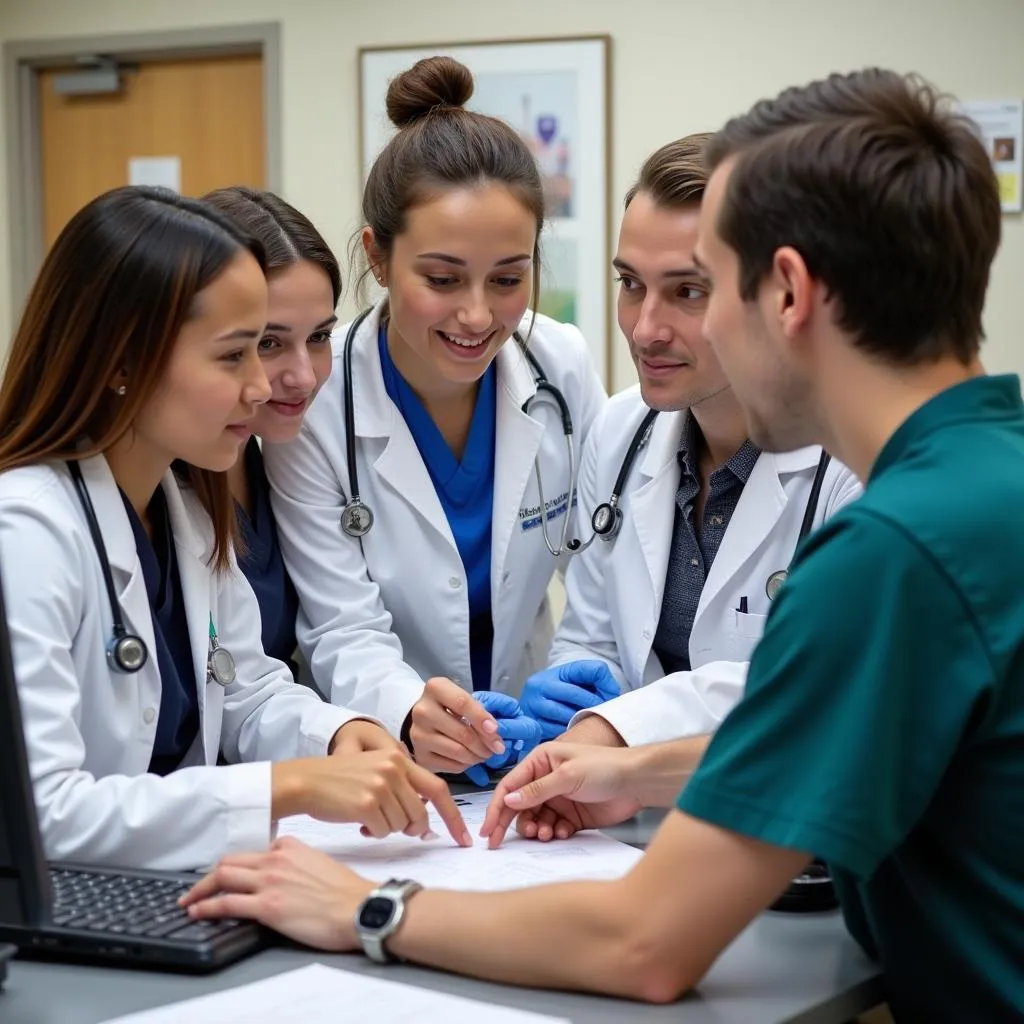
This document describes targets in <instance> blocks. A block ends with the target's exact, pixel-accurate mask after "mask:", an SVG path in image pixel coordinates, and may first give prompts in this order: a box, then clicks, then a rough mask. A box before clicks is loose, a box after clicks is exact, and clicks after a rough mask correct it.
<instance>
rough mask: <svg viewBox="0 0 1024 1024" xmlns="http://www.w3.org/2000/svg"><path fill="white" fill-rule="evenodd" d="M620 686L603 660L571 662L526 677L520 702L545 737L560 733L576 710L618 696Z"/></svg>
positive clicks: (552, 737)
mask: <svg viewBox="0 0 1024 1024" xmlns="http://www.w3.org/2000/svg"><path fill="white" fill-rule="evenodd" d="M621 692H622V688H621V687H620V686H619V684H618V683H617V682H616V680H615V676H613V675H612V674H611V671H610V670H609V668H608V666H607V665H606V664H605V663H604V662H603V661H570V662H569V663H568V664H566V665H556V666H555V667H554V668H546V669H544V670H543V671H542V672H535V673H534V674H533V675H532V676H530V678H529V679H527V680H526V685H525V686H523V693H522V696H521V697H520V698H519V703H520V704H521V705H522V708H523V710H524V711H525V712H526V713H527V714H528V715H529V716H530V717H531V718H535V719H536V720H537V721H538V722H539V723H540V729H541V735H542V736H543V738H544V739H545V740H553V739H554V738H555V737H556V736H561V735H562V733H563V732H565V730H566V728H567V727H568V725H569V721H570V720H571V719H572V716H573V715H575V714H576V712H577V711H582V710H583V709H584V708H594V707H597V705H598V704H603V703H604V702H605V701H606V700H611V699H612V698H613V697H618V695H619V694H620V693H621Z"/></svg>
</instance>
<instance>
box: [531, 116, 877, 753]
mask: <svg viewBox="0 0 1024 1024" xmlns="http://www.w3.org/2000/svg"><path fill="white" fill-rule="evenodd" d="M710 138H711V136H710V135H703V134H698V135H691V136H688V137H686V138H683V139H679V140H677V141H675V142H671V143H669V144H667V145H666V146H663V147H662V148H661V149H659V150H657V151H656V152H655V153H653V154H652V155H651V156H650V157H649V158H648V159H647V160H646V162H645V163H644V165H643V167H642V169H641V171H640V175H639V178H638V180H637V182H636V184H635V185H634V186H633V187H632V188H631V189H630V190H629V192H628V193H627V196H626V211H625V214H624V216H623V220H622V226H621V230H620V233H619V243H618V251H617V253H616V256H615V259H614V260H613V264H614V266H615V268H616V271H617V272H618V275H619V295H618V320H619V326H620V328H621V329H622V332H623V334H624V335H625V337H626V339H627V340H628V343H629V349H630V354H631V356H632V357H633V361H634V363H635V364H636V368H637V372H638V375H639V378H640V383H639V386H637V387H633V388H630V389H628V390H627V391H624V392H622V393H620V394H617V395H615V396H614V397H612V398H611V399H610V401H609V402H608V404H607V406H606V407H605V409H604V411H603V412H602V413H601V415H600V416H599V417H598V419H597V421H596V423H595V424H594V427H593V429H592V431H591V434H590V437H589V438H588V440H587V445H586V449H585V452H584V457H583V464H582V469H581V474H580V497H579V500H580V507H581V509H583V510H585V511H586V514H590V510H592V509H594V508H595V507H597V506H598V505H599V504H600V503H601V502H605V501H608V499H609V496H610V495H611V494H612V493H613V492H614V491H615V488H616V477H617V476H618V475H619V473H620V470H621V468H622V466H623V464H624V462H625V461H626V459H627V451H628V449H629V448H630V445H631V442H632V441H633V439H634V437H635V436H637V433H638V431H639V430H640V429H641V425H642V423H644V422H645V417H647V416H648V415H649V413H650V411H651V410H657V411H658V415H657V417H656V418H655V419H654V421H653V426H652V427H651V429H650V434H649V436H648V437H647V438H646V441H645V443H644V444H643V445H642V446H641V447H639V449H638V450H637V452H636V455H635V458H634V459H633V460H632V462H631V464H630V466H629V471H628V474H627V476H626V479H625V481H624V484H623V489H622V493H621V499H620V504H619V508H620V509H621V511H622V519H621V529H620V531H619V532H618V534H617V535H616V536H614V537H612V538H611V539H610V540H609V541H605V540H603V539H601V538H598V539H597V540H596V541H595V542H594V543H593V544H592V545H591V546H590V547H589V548H587V550H586V551H585V552H583V553H582V554H580V555H579V556H577V557H576V558H574V559H573V561H572V564H571V565H570V567H569V570H568V573H567V576H566V591H567V605H566V612H565V615H564V617H563V619H562V622H561V624H560V626H559V628H558V632H557V634H556V636H555V641H554V644H553V646H552V650H551V667H549V668H548V669H546V670H544V671H542V672H540V673H538V674H537V675H535V676H534V677H533V678H531V679H530V680H529V681H528V682H527V683H526V686H525V687H524V691H523V695H522V705H523V708H524V710H526V711H527V713H528V714H532V715H534V716H535V717H536V718H537V719H538V720H539V721H540V723H541V726H542V729H543V731H544V738H545V739H551V738H554V737H555V736H558V735H560V734H562V733H563V731H564V730H565V728H566V726H567V724H569V723H570V721H573V722H574V723H575V724H574V725H573V727H572V728H571V729H570V730H569V732H568V733H566V734H565V738H566V739H571V740H575V741H577V742H587V741H590V742H600V743H606V744H623V743H625V744H628V745H637V744H642V743H652V742H656V741H659V740H668V739H679V738H683V737H687V736H700V735H703V734H707V733H710V732H712V731H713V730H714V729H715V728H716V727H717V726H718V724H719V723H720V722H721V721H722V719H723V718H724V717H725V715H726V713H727V712H728V711H729V710H730V709H731V708H732V707H733V706H734V705H735V704H736V703H737V701H738V700H739V699H740V697H741V696H742V692H743V684H744V680H745V677H746V666H747V662H748V661H749V659H750V655H751V652H752V651H753V648H754V646H755V644H756V643H757V642H758V639H759V638H760V636H761V631H762V629H763V627H764V622H765V619H766V617H767V614H768V609H769V606H770V604H771V601H772V599H773V597H774V594H775V593H776V592H777V587H778V585H779V584H780V583H781V581H782V579H784V574H785V572H786V569H787V566H788V565H789V562H790V560H791V559H792V557H793V553H794V550H795V548H796V545H797V540H798V537H799V535H800V531H801V526H802V523H803V520H804V517H805V513H806V512H807V510H808V505H809V504H811V505H812V506H813V507H812V508H811V510H810V511H811V518H810V519H809V520H808V522H809V525H810V526H811V527H816V526H817V525H819V524H820V523H821V522H823V521H824V520H825V519H827V518H828V517H829V516H831V515H833V514H834V513H835V512H836V511H838V510H839V509H840V508H841V507H842V506H843V505H845V504H846V503H847V502H849V501H851V500H853V499H854V498H855V497H856V496H857V495H858V494H859V493H860V485H859V484H858V482H857V480H856V479H855V477H854V475H853V474H852V473H851V472H850V471H849V470H848V469H847V468H846V467H845V466H843V465H842V464H841V463H838V462H836V461H830V462H829V464H828V466H827V468H826V469H825V471H824V475H823V477H822V479H821V485H820V493H818V494H817V495H816V496H815V497H813V499H812V497H811V494H812V486H813V482H814V479H815V475H816V472H817V469H818V465H819V460H820V457H821V449H819V448H816V447H811V448H801V449H798V450H797V451H793V452H787V453H784V454H779V453H771V452H762V451H760V450H759V449H758V448H757V447H756V446H755V445H754V444H753V443H752V442H751V441H750V440H749V438H748V435H747V424H746V422H745V419H744V414H743V411H742V409H741V408H740V405H739V403H738V402H737V400H736V397H735V395H734V394H733V392H732V389H731V388H730V387H729V386H728V383H727V381H726V378H725V375H724V374H723V372H722V369H721V367H720V366H719V364H718V361H717V359H716V358H715V355H714V353H713V352H712V350H711V348H710V346H709V345H708V343H707V341H706V340H705V339H704V338H703V335H702V324H703V318H704V311H705V309H706V307H707V298H708V292H709V287H708V283H707V281H706V279H705V277H704V275H703V274H702V273H701V271H700V269H699V268H698V267H697V266H696V265H695V264H694V260H693V247H694V243H695V241H696V238H697V217H698V211H699V207H700V201H701V197H702V195H703V191H704V186H705V184H706V182H707V172H706V170H705V168H704V160H703V151H704V147H705V145H706V144H707V142H708V140H709V139H710ZM620 690H621V691H624V692H623V694H622V696H619V697H617V699H609V700H606V698H608V697H611V698H615V695H616V694H618V693H619V691H620Z"/></svg>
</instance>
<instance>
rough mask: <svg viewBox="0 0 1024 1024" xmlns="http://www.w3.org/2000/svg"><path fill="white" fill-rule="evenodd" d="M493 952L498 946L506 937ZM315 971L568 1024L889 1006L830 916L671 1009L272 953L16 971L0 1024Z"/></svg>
mask: <svg viewBox="0 0 1024 1024" xmlns="http://www.w3.org/2000/svg"><path fill="white" fill-rule="evenodd" d="M659 817H660V814H658V813H657V812H654V813H647V814H645V815H642V816H641V818H640V819H639V820H636V821H633V822H629V823H626V824H625V825H623V826H620V827H619V828H618V829H610V830H608V831H609V832H610V834H612V835H615V836H616V838H619V839H622V840H624V841H625V842H632V843H634V844H636V845H641V844H642V843H643V842H644V841H646V839H647V838H648V837H649V836H650V834H651V832H652V829H653V827H654V825H655V824H656V822H657V820H658V819H659ZM495 942H496V944H497V945H499V946H500V944H501V932H500V929H498V930H496V933H495ZM313 962H320V963H324V964H327V965H329V966H332V967H340V968H342V969H344V970H350V971H356V972H358V973H362V974H372V975H374V976H376V977H383V978H389V979H392V980H394V981H401V982H405V983H407V984H413V985H420V986H422V987H424V988H429V989H435V990H437V991H440V992H448V993H451V994H453V995H460V996H464V997H466V998H469V999H478V1000H480V1001H482V1002H486V1003H497V1004H501V1005H504V1006H513V1007H518V1008H520V1009H523V1010H533V1011H535V1012H537V1013H546V1014H550V1015H551V1016H555V1017H563V1018H567V1019H568V1020H571V1021H573V1022H574V1024H612V1022H616V1024H619V1022H622V1021H627V1020H628V1021H630V1022H631V1024H648V1022H650V1024H661V1022H667V1021H674V1022H677V1024H755V1022H756V1024H764V1022H780V1024H781V1022H789V1024H842V1022H845V1021H848V1020H849V1019H850V1018H851V1017H854V1016H856V1015H857V1014H858V1013H862V1012H863V1011H865V1010H868V1009H870V1008H871V1007H873V1006H876V1005H877V1004H878V1003H879V1002H881V1001H882V995H881V980H880V977H879V974H878V970H877V968H876V967H875V966H874V965H873V964H872V963H871V962H870V961H869V960H868V959H867V958H866V957H865V956H863V954H862V953H861V952H860V951H859V949H858V948H857V947H856V945H855V944H854V943H853V940H852V939H850V938H849V937H848V935H847V934H846V931H845V929H844V927H843V923H842V920H841V919H840V916H839V913H838V912H837V911H833V912H830V913H827V914H806V915H799V914H797V915H793V914H771V913H768V914H764V915H762V916H761V917H760V918H758V919H757V920H756V921H755V922H754V923H753V924H752V925H751V926H750V927H749V928H748V929H747V930H746V931H745V932H743V934H742V935H740V937H739V938H738V939H737V940H736V942H734V943H733V945H732V946H730V947H729V949H727V950H726V951H725V953H724V954H723V955H722V956H721V958H720V959H719V961H718V962H717V963H716V964H715V966H714V967H713V968H712V970H711V972H710V973H709V974H708V976H707V977H706V978H705V979H704V981H703V982H702V983H701V984H700V986H699V987H698V989H697V991H696V992H695V993H693V994H692V995H690V996H688V997H687V998H686V999H684V1000H683V1001H682V1002H680V1003H676V1004H674V1005H672V1006H641V1005H636V1004H631V1003H625V1002H621V1001H619V1000H614V999H604V998H599V997H595V996H580V995H573V994H568V993H563V992H543V991H538V990H535V989H517V988H511V987H508V986H503V985H493V984H490V983H488V982H480V981H474V980H471V979H468V978H459V977H455V976H453V975H447V974H441V973H439V972H435V971H430V970H425V969H423V968H419V967H412V966H405V965H395V966H388V967H379V966H377V965H375V964H372V963H370V962H369V961H368V960H366V959H365V958H364V957H362V956H355V955H348V956H330V955H325V954H320V953H312V952H307V951H304V950H296V949H271V950H267V951H266V952H263V953H260V954H259V955H257V956H255V957H252V958H250V959H249V960H245V961H243V962H241V963H239V964H236V965H234V966H233V967H230V968H228V969H227V970H224V971H221V972H219V973H217V974H213V975H209V976H207V977H201V978H193V977H183V976H178V975H169V974H160V973H154V972H146V971H124V970H113V969H106V968H94V967H74V966H68V965H62V964H46V963H31V962H26V961H20V960H19V961H15V962H14V963H13V964H12V965H11V969H10V974H9V976H8V979H7V986H6V990H5V992H4V993H3V994H0V1021H3V1024H100V1022H102V1021H106V1020H108V1019H110V1018H111V1017H116V1016H119V1015H121V1014H126V1013H131V1012H135V1011H138V1010H144V1009H148V1008H152V1007H157V1006H162V1005H165V1004H167V1003H173V1002H178V1001H180V1000H182V999H189V998H191V997H193V996H198V995H203V994H206V993H208V992H215V991H218V990H220V989H223V988H229V987H232V986H235V985H242V984H245V983H246V982H250V981H256V980H258V979H260V978H265V977H269V976H271V975H274V974H280V973H281V972H282V971H287V970H292V969H294V968H296V967H302V966H304V965H305V964H308V963H313ZM343 1016H344V1015H343V1014H342V1017H343ZM311 1024H312V1022H311Z"/></svg>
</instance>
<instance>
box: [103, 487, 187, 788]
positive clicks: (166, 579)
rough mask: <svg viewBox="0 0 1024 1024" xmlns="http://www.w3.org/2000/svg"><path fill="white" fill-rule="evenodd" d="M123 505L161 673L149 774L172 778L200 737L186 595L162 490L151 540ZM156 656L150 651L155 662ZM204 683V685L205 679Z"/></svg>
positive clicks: (154, 505)
mask: <svg viewBox="0 0 1024 1024" xmlns="http://www.w3.org/2000/svg"><path fill="white" fill-rule="evenodd" d="M121 500H122V501H123V502H124V507H125V511H126V512H127V513H128V519H129V521H130V522H131V524H132V533H133V534H135V549H136V550H137V551H138V553H139V560H140V561H141V562H142V575H143V578H144V579H145V581H146V592H147V594H148V595H149V607H150V610H151V612H152V615H153V633H154V636H155V639H156V652H155V654H156V660H157V667H158V669H159V671H160V717H159V719H158V720H157V724H156V740H155V742H154V744H153V754H152V757H151V758H150V762H149V770H150V772H152V773H153V774H154V775H169V774H170V773H171V772H173V771H174V770H175V769H176V768H177V767H178V766H179V765H180V764H181V759H182V758H183V757H184V756H185V754H186V752H187V751H188V749H189V747H191V746H192V744H193V742H194V741H195V738H196V736H197V735H198V733H199V694H198V690H197V686H196V676H195V668H194V667H193V664H192V644H191V642H190V640H189V635H188V619H187V618H186V616H185V596H184V594H183V593H182V590H181V576H180V575H179V573H178V557H177V553H176V551H175V548H174V534H173V533H172V531H171V518H170V513H169V512H168V510H167V499H166V498H165V497H164V492H163V489H162V488H160V487H158V488H157V489H156V493H155V494H154V495H153V499H152V500H151V501H150V503H149V508H148V512H149V522H150V526H151V527H152V530H153V539H152V540H150V538H149V535H148V534H147V533H146V528H145V527H144V526H143V525H142V520H141V519H139V517H138V515H137V514H136V512H135V509H134V508H132V504H131V502H130V501H129V500H128V499H127V497H125V494H124V491H122V492H121ZM153 653H154V652H152V651H151V652H150V656H151V657H152V655H153ZM203 682H204V684H205V680H204V681H203Z"/></svg>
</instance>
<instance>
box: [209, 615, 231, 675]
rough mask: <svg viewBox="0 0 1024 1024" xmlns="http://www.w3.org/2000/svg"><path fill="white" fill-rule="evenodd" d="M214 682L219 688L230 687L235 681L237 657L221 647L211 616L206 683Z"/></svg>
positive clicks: (211, 616)
mask: <svg viewBox="0 0 1024 1024" xmlns="http://www.w3.org/2000/svg"><path fill="white" fill-rule="evenodd" d="M210 680H213V682H215V683H216V684H217V685H218V686H230V685H231V684H232V683H233V682H234V681H235V656H234V655H233V654H232V653H231V652H230V651H229V650H228V649H227V648H226V647H221V645H220V643H219V641H218V640H217V630H216V629H215V628H214V625H213V615H212V614H211V615H210V652H209V654H207V655H206V681H207V682H210Z"/></svg>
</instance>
